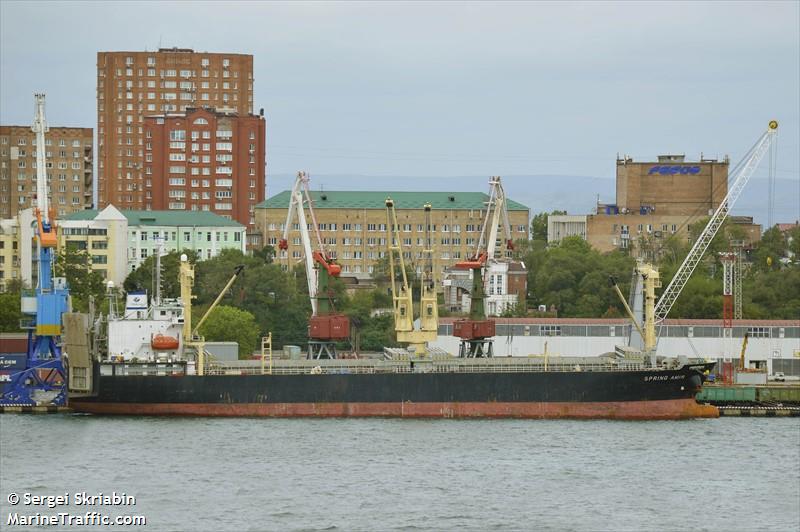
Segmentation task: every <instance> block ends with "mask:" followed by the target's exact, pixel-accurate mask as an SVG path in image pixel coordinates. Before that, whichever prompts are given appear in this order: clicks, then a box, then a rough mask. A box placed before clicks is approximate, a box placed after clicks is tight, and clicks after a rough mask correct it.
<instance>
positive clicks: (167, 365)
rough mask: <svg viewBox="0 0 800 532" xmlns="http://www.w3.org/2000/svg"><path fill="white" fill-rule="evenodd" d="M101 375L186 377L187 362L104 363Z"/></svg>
mask: <svg viewBox="0 0 800 532" xmlns="http://www.w3.org/2000/svg"><path fill="white" fill-rule="evenodd" d="M100 375H111V376H115V377H118V376H178V375H186V362H183V361H178V362H102V363H101V364H100Z"/></svg>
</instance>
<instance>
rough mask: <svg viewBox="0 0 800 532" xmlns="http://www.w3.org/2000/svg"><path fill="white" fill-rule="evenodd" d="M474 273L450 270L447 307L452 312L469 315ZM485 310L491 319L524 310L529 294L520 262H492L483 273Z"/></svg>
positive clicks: (445, 286) (445, 290) (445, 288)
mask: <svg viewBox="0 0 800 532" xmlns="http://www.w3.org/2000/svg"><path fill="white" fill-rule="evenodd" d="M472 275H473V273H472V270H461V269H456V268H452V267H451V268H449V269H448V270H446V271H445V273H444V280H443V282H442V285H443V295H444V305H445V307H446V308H447V309H448V310H450V311H451V312H462V313H465V314H466V313H468V312H469V310H470V306H471V305H472V298H471V294H470V292H471V291H472ZM483 275H484V291H485V298H484V308H485V309H486V314H487V315H488V316H502V315H503V314H504V313H505V312H509V311H513V310H516V309H517V308H520V305H521V306H522V307H521V308H524V307H525V305H526V298H527V293H528V271H527V269H526V268H525V264H524V263H523V262H522V261H518V260H504V261H497V262H490V263H489V266H488V268H487V269H486V270H485V272H484V274H483Z"/></svg>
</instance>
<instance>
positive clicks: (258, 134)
mask: <svg viewBox="0 0 800 532" xmlns="http://www.w3.org/2000/svg"><path fill="white" fill-rule="evenodd" d="M144 131H145V133H144V136H145V163H144V165H145V183H146V185H147V186H146V188H145V208H147V209H154V210H178V211H210V212H214V213H217V214H219V215H221V216H224V217H225V218H229V219H233V220H236V221H238V222H239V223H241V224H242V225H244V226H245V227H247V229H248V233H254V232H255V228H256V226H255V214H254V210H255V206H256V204H257V203H259V202H261V201H264V171H265V170H264V164H263V161H264V158H265V152H266V144H265V138H266V122H265V120H264V117H263V116H254V115H251V114H249V115H248V114H245V115H237V114H234V113H226V112H220V111H215V110H214V109H211V108H194V107H189V108H187V109H186V111H185V112H183V113H169V114H162V115H154V116H147V117H145V120H144Z"/></svg>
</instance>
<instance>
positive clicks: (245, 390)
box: [71, 367, 716, 418]
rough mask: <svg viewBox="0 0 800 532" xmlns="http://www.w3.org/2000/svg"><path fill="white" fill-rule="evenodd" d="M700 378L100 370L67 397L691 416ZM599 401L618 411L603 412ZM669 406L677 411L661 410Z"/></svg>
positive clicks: (361, 411)
mask: <svg viewBox="0 0 800 532" xmlns="http://www.w3.org/2000/svg"><path fill="white" fill-rule="evenodd" d="M703 379H704V376H703V373H702V372H701V371H699V370H698V369H694V368H690V367H685V368H682V369H679V370H643V371H585V372H581V371H571V372H555V371H549V372H516V373H503V372H481V373H446V372H445V373H385V374H321V375H309V374H302V375H220V376H216V375H215V376H202V377H199V376H191V375H185V376H100V377H99V389H98V394H97V395H96V396H95V397H89V398H82V399H78V400H73V401H72V402H71V405H72V406H73V408H75V409H76V410H78V411H85V412H94V413H120V414H124V413H131V414H135V413H143V414H145V413H154V414H184V415H266V416H271V415H285V416H293V415H297V416H302V415H320V416H325V415H334V416H337V415H343V416H350V415H352V416H359V415H388V416H393V415H400V416H405V415H408V416H414V417H427V416H437V415H442V416H445V417H453V416H455V417H461V416H472V415H475V416H493V417H641V418H647V417H648V416H647V413H648V405H651V406H653V410H654V412H655V411H657V412H656V413H657V414H658V415H654V416H653V417H656V418H660V417H698V414H697V412H694V413H689V414H685V411H687V409H688V411H693V408H692V405H695V406H697V407H700V406H701V405H697V403H696V402H695V400H694V396H695V394H696V393H697V392H698V390H699V389H700V387H701V385H702V383H703ZM126 405H127V406H126ZM604 405H606V406H605V407H604ZM604 408H605V409H606V410H607V411H609V412H611V413H612V414H614V413H615V412H618V413H619V415H609V416H604V415H602V413H603V411H604ZM670 409H677V410H680V411H681V412H682V413H679V414H676V415H675V416H670V415H664V412H667V413H668V412H669V410H670ZM701 410H702V408H701ZM714 411H716V409H714ZM226 412H230V414H226ZM703 412H704V413H705V414H708V415H711V414H712V412H711V411H705V410H703ZM702 417H705V415H703V416H702Z"/></svg>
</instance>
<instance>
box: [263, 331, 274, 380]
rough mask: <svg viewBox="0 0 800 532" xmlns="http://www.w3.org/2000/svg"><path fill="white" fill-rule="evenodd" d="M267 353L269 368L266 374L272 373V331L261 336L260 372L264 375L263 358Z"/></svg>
mask: <svg viewBox="0 0 800 532" xmlns="http://www.w3.org/2000/svg"><path fill="white" fill-rule="evenodd" d="M267 355H269V370H268V371H267V372H266V375H272V331H270V333H269V334H268V335H267V336H262V337H261V374H262V375H265V373H264V364H265V362H264V361H265V359H266V358H267Z"/></svg>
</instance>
